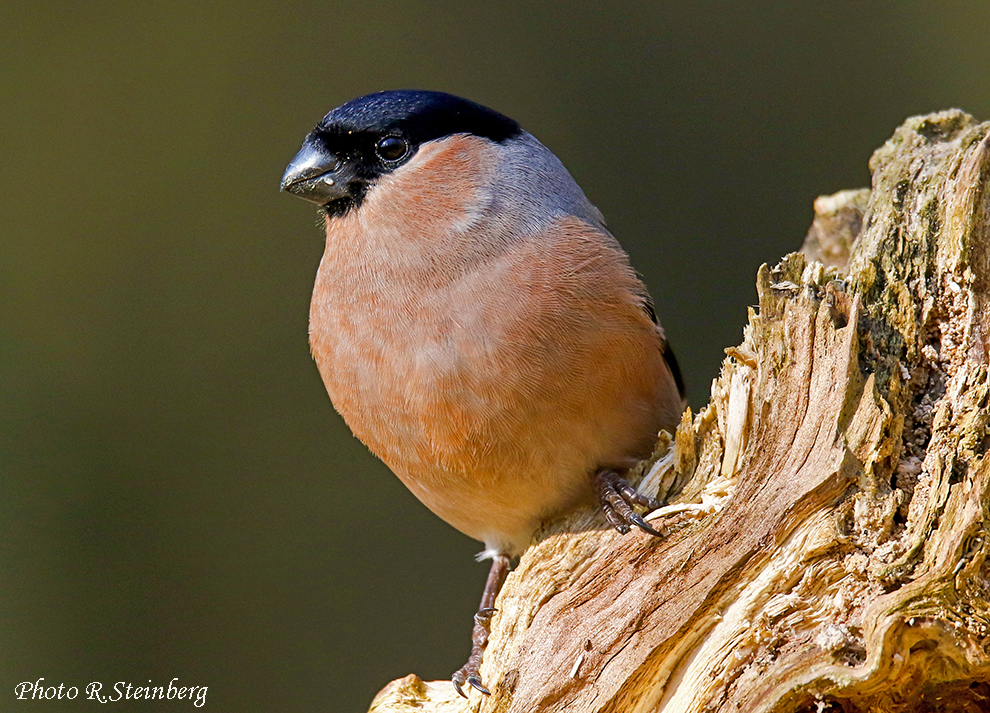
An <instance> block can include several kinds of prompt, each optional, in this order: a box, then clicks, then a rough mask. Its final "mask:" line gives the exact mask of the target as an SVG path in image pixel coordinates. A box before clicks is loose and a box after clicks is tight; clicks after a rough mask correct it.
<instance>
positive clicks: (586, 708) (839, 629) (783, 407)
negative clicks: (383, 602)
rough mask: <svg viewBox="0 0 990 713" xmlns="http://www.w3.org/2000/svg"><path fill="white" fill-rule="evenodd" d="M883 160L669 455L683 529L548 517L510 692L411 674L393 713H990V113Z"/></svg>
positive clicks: (817, 233) (500, 665)
mask: <svg viewBox="0 0 990 713" xmlns="http://www.w3.org/2000/svg"><path fill="white" fill-rule="evenodd" d="M870 167H871V170H872V171H873V187H872V191H870V192H869V193H867V192H865V191H845V192H843V193H840V194H836V195H835V196H830V197H826V198H822V199H819V200H818V201H816V204H815V208H816V220H815V224H814V226H813V228H812V231H811V233H809V237H808V241H807V242H806V246H805V254H800V253H795V254H792V255H788V256H787V257H786V258H784V259H783V260H782V261H781V262H780V263H779V264H778V265H777V266H776V267H774V268H768V267H767V266H763V267H761V268H760V270H759V274H758V276H757V289H758V293H759V309H758V310H751V311H750V314H749V323H748V324H747V326H746V328H745V330H744V340H743V343H742V344H741V345H739V346H736V347H730V348H728V349H726V354H727V356H726V359H725V362H724V363H723V365H722V372H721V375H720V376H719V378H718V379H717V380H716V381H715V382H714V383H713V385H712V399H711V402H710V403H709V404H708V406H706V407H705V408H704V409H703V410H702V411H701V412H700V413H699V414H698V415H696V416H693V417H692V416H691V415H690V414H686V416H685V418H684V420H683V421H682V423H681V426H680V427H679V428H678V431H677V433H676V434H674V435H673V436H672V437H671V436H668V435H666V434H662V435H661V441H660V444H659V446H658V448H657V452H656V454H655V455H654V458H653V459H652V461H651V462H649V463H646V464H644V465H643V467H642V473H641V474H642V475H643V476H644V478H643V481H642V488H643V489H644V490H646V491H647V492H651V493H652V492H655V491H657V490H659V491H661V492H668V493H670V494H671V495H670V500H669V502H670V505H668V506H667V507H665V508H662V509H661V510H659V511H657V512H655V513H653V514H652V515H651V516H650V517H649V520H650V522H651V524H652V525H653V526H654V527H656V528H658V529H661V530H664V531H666V532H667V536H666V537H665V538H664V539H657V538H653V537H650V536H648V535H646V534H644V533H641V532H635V531H634V532H633V533H631V534H629V535H626V536H620V535H618V534H617V533H615V532H613V531H611V530H610V529H609V528H608V526H607V524H606V522H605V521H604V519H603V518H601V517H600V516H598V515H597V514H596V513H594V512H592V511H587V512H577V513H573V514H571V515H570V516H568V517H567V518H564V519H562V520H559V521H556V522H552V523H547V525H546V526H545V527H544V528H543V529H542V530H541V531H540V532H538V533H537V536H536V538H535V539H534V542H533V544H532V545H531V546H530V548H529V549H528V550H527V551H526V553H525V554H524V555H523V557H522V560H521V562H520V564H519V566H518V568H517V569H516V570H515V571H514V572H513V573H512V574H511V575H510V576H509V579H508V581H507V583H506V586H505V589H504V590H503V592H502V594H501V596H500V597H499V600H498V603H497V606H498V609H499V611H498V614H496V616H495V618H494V620H493V626H492V636H491V641H490V644H489V646H488V650H487V652H486V654H485V659H484V664H483V666H482V676H483V678H484V681H485V682H486V684H487V685H488V686H489V688H490V689H491V691H492V695H491V696H490V697H484V696H481V695H479V694H475V693H472V694H471V695H472V698H471V700H470V701H464V700H463V699H459V698H458V697H457V695H456V693H454V690H453V687H452V686H451V685H450V684H449V683H447V682H433V683H424V682H422V681H420V680H419V679H418V678H416V677H415V676H408V677H406V678H404V679H401V680H399V681H395V682H393V683H392V684H390V685H389V686H387V687H386V688H385V689H384V690H383V691H382V692H381V693H380V694H379V696H378V697H377V698H376V699H375V701H374V703H373V704H372V708H371V710H372V711H374V712H376V713H385V712H386V711H388V712H398V711H417V712H420V713H423V712H425V711H434V712H440V711H443V712H450V713H454V712H455V711H456V712H462V711H475V712H485V713H487V712H495V711H499V712H502V711H518V712H519V713H524V712H525V713H534V712H536V711H540V712H543V711H565V710H566V711H580V712H582V713H593V712H596V711H624V712H625V711H628V712H630V713H634V712H635V713H647V712H649V711H658V712H659V711H663V712H664V713H673V712H675V711H676V712H684V713H687V712H688V711H754V712H756V711H766V712H771V711H772V712H774V713H778V712H784V711H787V712H792V711H794V712H797V711H802V712H803V711H807V712H808V713H811V712H812V711H816V712H817V711H831V712H838V711H844V712H845V713H866V712H868V711H885V712H887V711H889V712H892V713H898V712H901V711H903V712H909V711H935V710H937V711H943V712H946V713H954V712H959V713H976V712H977V711H990V685H988V682H990V564H988V563H987V552H988V548H990V542H988V536H987V523H988V521H990V461H988V459H987V457H986V450H987V447H988V446H990V432H988V422H990V379H988V352H990V123H984V124H980V123H977V122H976V121H975V120H974V119H973V118H972V117H970V116H968V115H966V114H964V113H962V112H959V111H946V112H941V113H938V114H932V115H929V116H924V117H915V118H912V119H909V120H908V121H907V122H906V123H905V124H904V125H903V126H902V127H900V128H899V129H898V130H897V131H896V132H895V133H894V136H893V137H892V138H891V139H890V140H889V141H888V142H887V143H886V144H885V145H884V146H883V147H882V148H880V149H879V150H878V151H877V152H876V153H875V154H874V156H873V158H872V160H871V163H870ZM806 256H807V257H806ZM813 258H818V259H813ZM826 265H827V266H826ZM466 631H467V622H466V623H465V632H466Z"/></svg>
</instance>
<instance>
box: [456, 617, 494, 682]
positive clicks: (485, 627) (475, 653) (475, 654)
mask: <svg viewBox="0 0 990 713" xmlns="http://www.w3.org/2000/svg"><path fill="white" fill-rule="evenodd" d="M495 611H496V610H495V609H494V608H493V607H485V608H483V609H480V610H479V611H478V613H477V614H475V615H474V630H473V631H472V633H471V656H469V657H468V660H467V663H466V664H464V665H463V666H461V668H460V669H459V670H458V671H457V672H456V673H454V675H453V676H451V681H453V683H454V688H455V689H457V692H458V693H459V694H461V695H462V696H463V697H464V698H467V694H466V693H465V692H464V684H465V683H466V684H468V685H469V686H471V687H472V688H474V689H476V690H478V691H481V692H482V693H484V694H485V695H486V696H490V695H491V691H489V690H488V689H487V688H485V685H484V684H483V683H482V682H481V674H480V673H479V669H480V668H481V657H482V655H483V654H484V653H485V647H486V646H487V645H488V636H489V635H490V634H491V623H492V616H494V615H495Z"/></svg>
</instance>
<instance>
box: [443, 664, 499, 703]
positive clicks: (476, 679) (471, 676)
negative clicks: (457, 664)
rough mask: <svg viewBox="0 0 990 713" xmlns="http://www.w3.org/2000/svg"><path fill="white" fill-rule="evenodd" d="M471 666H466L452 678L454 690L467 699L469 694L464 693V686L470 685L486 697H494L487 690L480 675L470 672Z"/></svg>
mask: <svg viewBox="0 0 990 713" xmlns="http://www.w3.org/2000/svg"><path fill="white" fill-rule="evenodd" d="M469 669H470V664H468V665H467V666H464V668H462V669H461V670H460V671H458V672H457V673H455V674H454V675H453V676H451V681H453V683H454V690H456V691H457V693H458V694H460V695H461V696H462V697H464V698H467V694H466V693H465V692H464V688H463V686H464V684H465V683H466V684H468V685H469V686H471V687H472V688H474V689H475V690H476V691H480V692H482V693H484V694H485V695H486V696H490V695H492V692H491V691H489V690H488V689H487V688H485V686H484V684H483V683H482V682H481V676H480V675H478V672H477V671H470V670H469Z"/></svg>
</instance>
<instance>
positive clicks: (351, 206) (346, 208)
mask: <svg viewBox="0 0 990 713" xmlns="http://www.w3.org/2000/svg"><path fill="white" fill-rule="evenodd" d="M347 192H348V195H346V196H344V197H343V198H338V199H337V200H333V201H330V202H329V203H327V204H325V205H324V206H323V212H324V213H326V215H327V217H328V218H338V217H340V216H342V215H346V214H347V213H350V212H351V211H352V210H356V209H357V208H358V207H359V206H360V205H361V204H362V203H363V202H364V196H365V194H366V193H367V192H368V184H367V183H363V182H354V183H352V184H351V185H350V186H348V187H347Z"/></svg>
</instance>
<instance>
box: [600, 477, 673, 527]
mask: <svg viewBox="0 0 990 713" xmlns="http://www.w3.org/2000/svg"><path fill="white" fill-rule="evenodd" d="M595 486H596V489H597V491H598V500H599V502H600V503H601V506H602V511H603V512H604V513H605V518H606V519H607V520H608V521H609V524H610V525H612V527H614V528H615V529H616V530H618V531H619V532H620V533H622V534H623V535H624V534H626V533H627V532H629V530H630V529H632V526H633V525H635V526H636V527H638V528H639V529H640V530H642V531H643V532H648V533H649V534H651V535H654V536H656V537H663V533H662V532H658V531H657V530H655V529H653V528H652V527H651V526H650V525H649V523H647V522H646V520H644V519H643V517H642V516H641V515H640V514H639V513H637V512H636V511H635V510H633V508H632V506H633V505H641V506H642V507H645V508H649V509H650V510H656V509H657V508H658V507H660V506H661V505H662V503H660V502H659V501H657V500H655V499H653V498H650V497H647V496H645V495H642V494H641V493H638V492H636V489H635V488H633V487H632V486H631V485H629V483H627V482H626V481H625V480H624V479H623V478H622V477H621V476H620V475H619V474H618V473H617V472H616V471H614V470H608V469H606V470H600V471H598V472H597V473H596V474H595Z"/></svg>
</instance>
